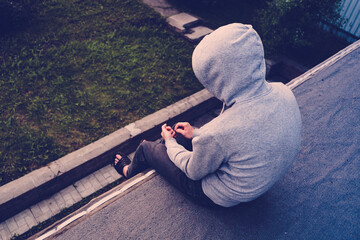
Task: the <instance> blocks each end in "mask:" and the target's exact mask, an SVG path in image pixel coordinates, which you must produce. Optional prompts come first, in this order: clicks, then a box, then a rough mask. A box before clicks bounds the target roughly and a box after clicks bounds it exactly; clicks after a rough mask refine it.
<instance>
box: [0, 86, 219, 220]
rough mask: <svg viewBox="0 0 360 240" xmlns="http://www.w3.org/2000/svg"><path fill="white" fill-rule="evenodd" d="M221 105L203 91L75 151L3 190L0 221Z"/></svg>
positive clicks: (7, 185)
mask: <svg viewBox="0 0 360 240" xmlns="http://www.w3.org/2000/svg"><path fill="white" fill-rule="evenodd" d="M219 105H221V102H220V101H219V100H217V99H216V98H214V97H213V96H212V95H211V94H210V93H209V92H208V91H207V90H205V89H204V90H201V91H199V92H197V93H195V94H193V95H191V96H189V97H187V98H184V99H182V100H180V101H178V102H176V103H174V104H172V105H170V106H168V107H166V108H163V109H161V110H159V111H157V112H155V113H153V114H150V115H148V116H146V117H144V118H142V119H140V120H138V121H136V122H134V123H131V124H129V125H127V126H125V127H123V128H121V129H119V130H117V131H115V132H114V133H111V134H110V135H108V136H105V137H103V138H101V139H99V140H97V141H96V142H93V143H91V144H89V145H87V146H85V147H83V148H81V149H79V150H77V151H74V152H72V153H70V154H68V155H66V156H64V157H62V158H60V159H58V160H56V161H54V162H52V163H50V164H49V165H47V166H45V167H42V168H40V169H37V170H35V171H33V172H31V173H29V174H27V175H25V176H23V177H21V178H19V179H17V180H15V181H12V182H10V183H8V184H5V185H4V186H2V187H0V221H4V220H6V219H7V218H9V217H11V216H13V215H15V214H17V213H19V212H21V211H22V210H24V209H26V208H28V207H30V206H31V205H33V204H35V203H37V202H39V201H41V200H42V199H44V198H46V197H48V196H50V195H52V194H54V193H56V192H58V191H59V190H61V189H63V188H65V187H66V186H68V185H70V184H72V183H74V182H75V181H78V180H79V179H81V178H83V177H85V176H87V175H89V174H91V173H92V172H94V171H96V170H98V169H100V168H102V167H104V166H105V165H107V164H109V159H110V158H111V156H112V154H113V153H114V152H116V151H121V152H124V153H125V154H129V153H131V152H133V151H135V149H136V147H137V145H138V143H139V142H140V141H141V139H148V140H155V139H158V138H160V131H159V129H160V126H161V125H162V124H164V123H167V124H169V125H172V124H174V123H176V122H178V121H191V120H192V119H194V118H196V117H198V116H200V115H202V114H204V113H205V112H207V111H209V110H210V109H213V108H214V107H216V106H219Z"/></svg>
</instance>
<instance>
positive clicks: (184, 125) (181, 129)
mask: <svg viewBox="0 0 360 240" xmlns="http://www.w3.org/2000/svg"><path fill="white" fill-rule="evenodd" d="M175 132H177V133H180V134H181V135H183V136H184V137H185V138H188V139H192V137H193V135H194V128H193V127H192V126H191V125H190V123H188V122H179V123H177V124H176V125H175Z"/></svg>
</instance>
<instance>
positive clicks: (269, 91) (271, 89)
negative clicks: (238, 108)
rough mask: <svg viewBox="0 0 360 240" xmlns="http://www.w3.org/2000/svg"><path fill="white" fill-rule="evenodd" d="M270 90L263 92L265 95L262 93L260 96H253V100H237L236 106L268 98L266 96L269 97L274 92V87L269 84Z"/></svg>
mask: <svg viewBox="0 0 360 240" xmlns="http://www.w3.org/2000/svg"><path fill="white" fill-rule="evenodd" d="M269 87H270V88H269V90H267V91H265V92H263V93H260V94H258V95H255V96H253V97H251V98H247V99H244V100H242V101H236V99H235V104H242V103H248V102H252V101H254V100H257V99H259V98H261V97H264V96H266V95H269V94H270V93H271V92H272V91H273V89H274V88H273V87H272V86H271V85H270V84H269Z"/></svg>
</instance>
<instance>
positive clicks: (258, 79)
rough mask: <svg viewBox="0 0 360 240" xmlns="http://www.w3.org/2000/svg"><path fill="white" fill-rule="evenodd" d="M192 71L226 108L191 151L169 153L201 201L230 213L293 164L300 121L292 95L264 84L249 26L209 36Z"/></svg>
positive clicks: (171, 143) (177, 148) (172, 147)
mask: <svg viewBox="0 0 360 240" xmlns="http://www.w3.org/2000/svg"><path fill="white" fill-rule="evenodd" d="M193 70H194V72H195V75H196V76H197V78H198V79H199V81H200V82H201V83H202V84H203V85H204V87H205V88H206V89H208V90H209V91H210V92H211V93H212V94H214V96H215V97H217V98H218V99H220V100H221V101H223V102H224V103H225V104H226V105H227V106H230V107H229V108H228V109H227V110H226V111H224V113H223V114H221V115H220V116H218V117H216V118H215V119H213V120H212V121H211V122H209V123H208V124H206V125H204V126H203V127H201V128H200V129H198V130H196V134H195V135H194V137H193V140H192V144H193V151H188V150H186V149H185V148H183V147H182V146H181V145H179V144H177V143H176V141H175V140H174V139H169V140H167V141H166V147H167V153H168V155H169V157H170V159H171V160H172V161H173V162H174V164H175V165H176V166H177V167H178V168H180V169H181V170H182V171H183V172H184V173H185V174H186V175H187V176H188V177H189V178H191V179H193V180H200V179H201V180H202V188H203V191H204V193H205V194H206V195H207V196H208V197H209V198H210V199H211V200H212V201H214V202H215V203H216V204H218V205H221V206H224V207H231V206H234V205H237V204H239V203H240V202H248V201H251V200H253V199H255V198H257V197H259V196H260V195H262V194H263V193H265V192H266V191H267V190H268V189H270V188H271V187H272V186H273V185H274V184H275V182H276V181H277V180H279V179H280V178H281V177H282V176H283V175H284V173H285V172H286V171H287V170H288V169H289V167H290V166H291V164H292V162H293V161H294V160H295V159H296V157H297V156H298V153H299V149H300V141H301V116H300V111H299V107H298V104H297V102H296V99H295V97H294V95H293V93H292V92H291V90H290V89H289V88H288V87H287V86H285V85H284V84H282V83H268V82H266V80H265V60H264V52H263V46H262V42H261V39H260V37H259V36H258V34H257V33H256V31H255V30H254V29H253V28H252V26H250V25H244V24H239V23H235V24H230V25H226V26H223V27H221V28H219V29H217V30H215V31H214V32H213V33H211V34H210V35H208V36H206V37H205V38H204V39H203V40H202V41H201V42H200V43H199V45H198V46H197V47H196V49H195V50H194V53H193Z"/></svg>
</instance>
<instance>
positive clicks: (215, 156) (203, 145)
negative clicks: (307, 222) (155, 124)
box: [165, 136, 225, 180]
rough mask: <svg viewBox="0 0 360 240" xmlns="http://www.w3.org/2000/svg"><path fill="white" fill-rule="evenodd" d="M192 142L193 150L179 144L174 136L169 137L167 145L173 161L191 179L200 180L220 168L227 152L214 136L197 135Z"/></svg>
mask: <svg viewBox="0 0 360 240" xmlns="http://www.w3.org/2000/svg"><path fill="white" fill-rule="evenodd" d="M192 143H193V151H192V152H191V151H188V150H186V149H185V148H184V147H183V146H181V145H179V144H178V143H177V142H176V140H175V139H173V138H171V139H168V140H167V141H166V142H165V145H166V148H167V153H168V155H169V158H170V159H171V161H172V162H173V163H174V164H175V165H176V166H177V167H178V168H180V169H181V170H182V171H183V172H184V173H185V174H186V175H187V176H188V177H189V178H190V179H192V180H200V179H202V178H203V177H205V176H206V175H208V174H209V173H213V172H215V171H216V170H217V169H219V167H220V165H221V164H222V162H223V160H224V158H223V156H224V155H225V154H224V153H222V152H223V150H222V149H221V146H220V144H218V143H217V142H216V140H215V139H214V138H213V137H212V136H206V137H195V138H193V140H192Z"/></svg>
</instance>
